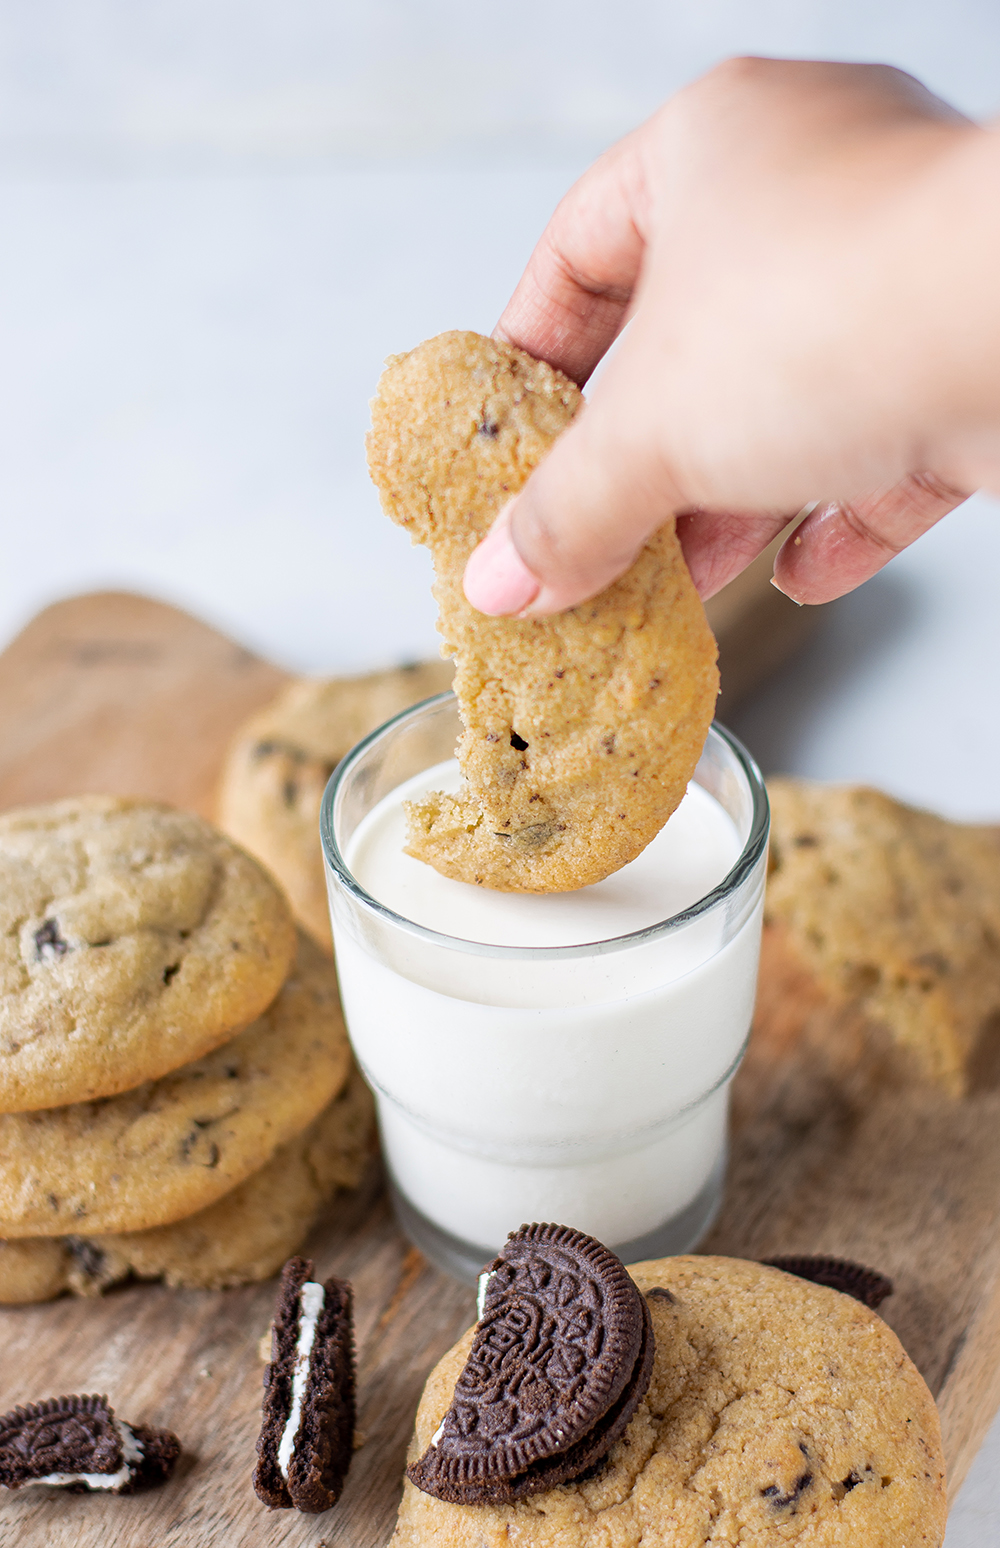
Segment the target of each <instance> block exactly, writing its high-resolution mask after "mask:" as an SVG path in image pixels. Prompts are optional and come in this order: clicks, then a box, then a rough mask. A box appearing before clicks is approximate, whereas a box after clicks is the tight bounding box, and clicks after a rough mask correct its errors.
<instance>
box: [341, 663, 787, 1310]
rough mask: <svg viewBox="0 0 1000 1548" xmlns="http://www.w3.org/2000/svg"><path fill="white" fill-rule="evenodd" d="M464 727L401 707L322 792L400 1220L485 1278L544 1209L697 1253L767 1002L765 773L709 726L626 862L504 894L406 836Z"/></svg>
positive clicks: (646, 1252) (431, 706) (562, 1218)
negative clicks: (756, 1025) (760, 983)
mask: <svg viewBox="0 0 1000 1548" xmlns="http://www.w3.org/2000/svg"><path fill="white" fill-rule="evenodd" d="M460 730H461V725H460V721H459V718H458V711H457V706H456V701H455V698H454V695H453V694H450V693H449V694H441V695H439V696H438V697H437V698H434V699H429V700H427V702H426V703H424V704H420V705H417V707H416V708H414V709H411V710H406V711H404V713H403V714H401V715H397V716H396V718H395V719H394V720H390V721H389V722H388V724H387V725H385V726H383V727H382V728H381V729H380V730H378V731H376V732H374V733H373V734H372V735H371V736H369V737H368V738H367V739H366V740H365V741H363V742H361V743H360V745H359V746H357V747H356V748H355V749H354V751H353V752H352V753H350V754H349V755H348V756H347V758H345V759H344V761H343V763H341V765H340V767H339V768H338V769H337V771H336V773H335V774H334V776H333V778H332V779H331V781H330V783H329V786H328V787H327V791H326V795H325V797H324V801H323V812H322V818H321V832H322V839H323V850H324V856H325V861H326V871H327V879H328V884H329V893H330V910H331V914H332V918H333V933H334V941H335V945H336V951H337V967H338V970H339V974H340V986H341V991H342V994H343V999H344V1010H345V1013H346V1017H347V1024H348V1028H349V1030H350V1034H351V1041H352V1043H353V1045H354V1050H355V1053H356V1055H357V1058H358V1061H359V1063H360V1065H361V1068H362V1070H363V1072H364V1074H365V1078H366V1079H367V1081H368V1083H369V1084H370V1086H371V1087H372V1089H373V1091H374V1092H375V1096H376V1099H377V1103H378V1112H379V1124H380V1128H381V1133H382V1144H383V1149H384V1152H385V1158H386V1163H387V1166H388V1170H389V1179H390V1186H391V1188H392V1192H393V1199H394V1203H395V1207H396V1211H397V1214H398V1216H399V1219H400V1222H401V1224H402V1226H403V1228H404V1230H405V1231H406V1232H407V1234H408V1235H409V1236H410V1237H411V1238H412V1239H413V1241H414V1242H415V1243H416V1244H417V1246H418V1247H420V1249H421V1250H422V1251H423V1252H424V1253H425V1254H426V1255H427V1256H428V1257H429V1258H431V1259H432V1260H433V1261H434V1262H435V1263H437V1264H438V1265H439V1266H440V1267H442V1268H444V1269H446V1270H448V1271H449V1272H450V1273H452V1274H455V1275H457V1276H458V1277H460V1278H463V1279H467V1280H469V1281H472V1280H474V1279H475V1277H476V1275H477V1273H478V1271H479V1269H480V1268H481V1267H482V1265H483V1264H484V1263H485V1262H487V1261H488V1260H489V1259H490V1258H491V1257H493V1256H494V1255H495V1254H496V1252H497V1251H498V1250H499V1248H500V1246H501V1245H502V1243H503V1242H504V1241H505V1240H506V1237H507V1233H508V1232H509V1231H512V1230H516V1229H517V1227H518V1226H520V1225H522V1224H523V1223H524V1222H525V1221H532V1220H554V1221H558V1222H560V1223H561V1224H564V1225H571V1226H576V1227H577V1228H578V1229H580V1230H582V1231H586V1232H588V1233H590V1234H591V1235H593V1236H596V1237H598V1238H599V1239H600V1240H601V1241H604V1242H606V1243H607V1244H608V1245H609V1246H611V1247H613V1248H614V1249H615V1251H616V1252H617V1253H619V1255H620V1256H621V1257H622V1258H623V1259H624V1260H625V1261H626V1262H629V1261H635V1260H637V1259H642V1258H651V1257H661V1256H664V1255H666V1254H670V1253H675V1252H685V1251H687V1250H689V1249H690V1248H691V1247H692V1246H693V1245H694V1244H695V1243H696V1242H697V1241H698V1239H699V1237H701V1236H702V1235H703V1234H704V1232H705V1231H706V1229H707V1228H708V1226H709V1224H710V1223H711V1221H712V1219H713V1217H714V1215H715V1212H716V1210H717V1208H718V1205H719V1201H720V1198H721V1192H722V1182H723V1174H724V1169H725V1158H726V1119H727V1108H728V1092H729V1083H730V1081H731V1080H732V1077H733V1075H734V1073H735V1071H736V1068H737V1066H738V1065H739V1062H740V1059H741V1057H742V1055H743V1050H744V1048H745V1046H746V1041H747V1037H748V1034H749V1030H750V1020H751V1016H752V1012H753V1003H754V991H755V987H756V980H757V962H758V957H759V954H760V930H761V912H762V904H763V895H764V873H765V867H766V858H767V834H768V806H767V795H766V792H765V790H764V785H763V781H762V780H761V776H760V773H759V771H758V769H757V767H756V765H755V764H754V762H753V760H752V759H751V758H750V756H749V754H748V753H747V752H746V751H745V750H744V748H743V747H741V746H740V744H739V742H737V741H736V739H735V737H733V736H731V735H730V734H729V732H728V731H725V730H723V729H722V727H720V726H716V727H713V729H712V731H711V732H710V734H709V738H708V741H707V743H706V745H705V750H704V753H703V754H702V757H701V761H700V762H699V764H698V767H697V769H696V770H695V774H694V778H693V780H692V781H691V784H690V786H689V788H688V793H687V795H686V796H685V798H684V800H683V801H682V803H681V805H680V806H679V807H678V809H677V811H676V812H675V813H674V815H673V816H672V817H671V819H670V821H669V822H668V823H667V825H666V827H665V828H664V829H663V830H662V831H661V832H660V833H659V834H658V835H657V837H656V838H655V839H654V840H653V842H652V843H651V844H650V845H649V846H648V847H647V849H645V850H644V851H643V853H642V854H641V855H640V856H639V857H638V858H637V859H636V860H634V861H632V863H631V864H630V865H627V866H625V867H624V868H623V869H622V870H620V871H618V872H616V873H615V874H614V875H613V876H609V877H608V878H607V879H606V880H605V881H602V882H598V883H596V884H595V885H593V886H590V887H583V888H581V889H580V890H579V891H577V892H569V893H548V894H526V893H509V892H495V891H493V890H492V889H489V888H485V887H475V886H470V885H469V884H467V883H465V882H458V881H451V880H450V879H449V878H447V877H444V876H440V875H439V874H438V872H437V871H435V870H434V869H433V868H432V867H431V866H428V865H426V864H425V863H424V862H422V861H420V860H414V859H412V858H411V857H410V856H408V855H405V854H404V853H403V845H404V843H405V819H404V815H403V810H402V802H403V801H405V800H408V799H412V798H413V797H415V796H419V795H421V794H422V793H423V792H424V791H427V790H449V789H451V790H454V789H457V788H458V783H459V772H458V765H457V763H455V761H454V757H453V754H454V748H455V742H456V739H457V737H458V734H459V732H460Z"/></svg>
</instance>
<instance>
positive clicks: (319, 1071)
mask: <svg viewBox="0 0 1000 1548" xmlns="http://www.w3.org/2000/svg"><path fill="white" fill-rule="evenodd" d="M349 1068H350V1051H349V1048H348V1042H347V1035H346V1032H345V1029H344V1022H343V1015H342V1013H341V1009H340V997H339V994H338V991H337V976H336V971H335V969H334V966H333V963H332V962H331V961H330V959H329V957H327V956H326V955H325V954H324V953H323V952H322V951H321V950H320V948H319V947H318V946H316V945H315V944H314V943H313V942H312V941H310V940H309V939H308V938H307V937H306V936H300V938H299V952H298V957H297V960H296V963H295V965H294V967H293V969H292V972H291V974H290V975H289V977H288V979H287V980H286V982H285V983H284V985H283V986H282V988H281V991H280V993H279V994H278V996H277V998H276V999H275V1000H274V1002H273V1003H272V1004H271V1005H270V1006H268V1008H267V1010H266V1011H265V1012H264V1013H263V1015H261V1016H259V1017H258V1018H257V1020H256V1021H254V1022H252V1023H251V1025H250V1026H249V1027H247V1028H246V1029H245V1030H244V1031H243V1032H241V1033H240V1034H239V1035H238V1036H237V1037H235V1038H233V1039H232V1040H231V1041H230V1042H228V1043H226V1044H224V1045H223V1046H222V1047H221V1048H216V1049H214V1050H213V1052H212V1053H209V1054H206V1055H205V1056H204V1057H203V1058H201V1059H196V1060H194V1061H192V1062H191V1063H189V1064H185V1065H182V1066H181V1068H180V1069H178V1070H174V1071H173V1072H172V1073H171V1074H169V1075H163V1076H161V1077H160V1079H159V1080H156V1081H148V1082H146V1083H145V1084H144V1085H142V1086H138V1087H136V1089H135V1090H133V1091H127V1092H122V1093H121V1094H120V1095H119V1096H115V1097H107V1098H105V1099H104V1100H102V1101H98V1102H78V1103H75V1104H74V1105H72V1106H69V1107H56V1108H47V1109H44V1110H43V1111H39V1112H29V1113H5V1114H3V1115H0V1238H4V1239H8V1238H10V1237H19V1236H66V1235H69V1234H74V1235H80V1234H82V1235H88V1236H89V1235H91V1234H92V1233H94V1232H108V1231H140V1230H145V1229H147V1228H149V1227H151V1226H159V1225H166V1224H167V1223H169V1222H170V1221H173V1220H179V1219H181V1218H183V1217H184V1216H185V1215H191V1214H193V1213H194V1212H195V1211H196V1210H200V1209H205V1208H206V1207H207V1206H208V1205H209V1204H211V1203H213V1202H214V1201H215V1200H216V1199H218V1198H220V1197H221V1196H222V1195H223V1194H224V1193H228V1192H229V1190H230V1189H231V1188H234V1187H236V1185H237V1183H240V1182H242V1181H243V1179H244V1178H245V1177H248V1176H249V1175H250V1174H251V1173H252V1172H255V1171H257V1170H258V1169H259V1168H260V1167H262V1166H263V1165H264V1163H265V1162H266V1161H267V1160H268V1158H269V1157H270V1156H271V1155H273V1154H274V1152H275V1150H277V1148H278V1146H279V1145H283V1144H285V1143H286V1142H287V1141H288V1140H290V1139H291V1138H292V1137H293V1135H295V1134H298V1133H299V1132H300V1131H301V1130H302V1129H304V1128H305V1127H306V1125H307V1124H309V1123H310V1122H311V1121H312V1119H313V1118H315V1117H316V1116H317V1114H318V1113H319V1112H320V1111H322V1109H323V1108H324V1107H325V1106H326V1105H327V1103H328V1102H329V1101H331V1100H332V1098H333V1097H334V1096H336V1094H337V1092H338V1091H340V1090H341V1088H342V1087H343V1085H344V1082H345V1080H346V1079H347V1074H348V1070H349Z"/></svg>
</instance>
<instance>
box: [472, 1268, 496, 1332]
mask: <svg viewBox="0 0 1000 1548" xmlns="http://www.w3.org/2000/svg"><path fill="white" fill-rule="evenodd" d="M495 1273H496V1269H494V1270H493V1274H495ZM493 1274H480V1276H479V1289H478V1290H477V1291H476V1321H477V1322H482V1320H483V1308H484V1307H485V1305H486V1286H487V1285H488V1284H489V1282H490V1280H491V1279H492V1278H493Z"/></svg>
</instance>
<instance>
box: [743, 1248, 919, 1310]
mask: <svg viewBox="0 0 1000 1548" xmlns="http://www.w3.org/2000/svg"><path fill="white" fill-rule="evenodd" d="M761 1262H762V1263H766V1264H768V1266H769V1267H770V1268H776V1269H781V1270H782V1272H783V1273H785V1274H794V1275H795V1276H796V1278H798V1279H808V1280H809V1281H810V1282H811V1283H812V1284H814V1285H829V1286H830V1289H831V1290H839V1291H840V1292H841V1294H842V1295H852V1296H853V1297H854V1299H855V1300H856V1301H860V1302H861V1304H862V1306H867V1307H868V1309H869V1310H870V1311H878V1309H879V1307H880V1306H881V1305H882V1302H883V1301H885V1300H887V1299H888V1298H889V1296H890V1295H891V1294H892V1290H893V1285H892V1280H891V1279H889V1278H888V1277H887V1276H886V1275H885V1274H880V1273H879V1271H878V1269H872V1268H866V1267H865V1265H864V1264H863V1263H854V1262H853V1261H852V1260H851V1259H850V1258H831V1257H827V1256H819V1255H814V1254H806V1253H801V1254H798V1255H796V1254H792V1255H791V1256H786V1257H777V1258H762V1259H761Z"/></svg>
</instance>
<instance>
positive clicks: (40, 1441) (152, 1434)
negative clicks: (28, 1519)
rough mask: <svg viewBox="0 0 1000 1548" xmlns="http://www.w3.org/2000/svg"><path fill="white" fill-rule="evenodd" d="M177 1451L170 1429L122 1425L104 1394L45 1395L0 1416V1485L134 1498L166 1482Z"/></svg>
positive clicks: (175, 1460) (3, 1486)
mask: <svg viewBox="0 0 1000 1548" xmlns="http://www.w3.org/2000/svg"><path fill="white" fill-rule="evenodd" d="M180 1453H181V1446H180V1441H179V1440H178V1439H177V1436H176V1435H174V1434H173V1432H172V1431H171V1430H162V1429H158V1428H154V1427H153V1426H152V1425H147V1424H126V1423H125V1421H124V1420H123V1419H118V1418H116V1416H115V1411H114V1409H113V1408H112V1407H111V1405H110V1404H109V1402H108V1400H107V1398H106V1397H98V1396H97V1395H96V1394H90V1395H88V1396H85V1397H78V1396H76V1395H74V1396H72V1397H57V1398H46V1400H45V1401H44V1402H42V1403H28V1404H25V1405H24V1406H23V1407H22V1406H19V1407H17V1408H13V1409H11V1411H10V1413H9V1414H2V1415H0V1487H2V1488H4V1489H23V1488H24V1487H25V1486H26V1485H27V1484H44V1485H46V1486H47V1487H48V1488H50V1489H65V1490H67V1491H68V1492H69V1493H71V1494H83V1493H102V1494H138V1493H139V1492H140V1491H141V1490H143V1489H151V1488H154V1487H155V1486H156V1485H157V1484H162V1483H166V1481H167V1479H168V1478H169V1477H170V1475H171V1474H172V1472H173V1470H174V1468H175V1466H176V1464H177V1458H178V1457H179V1456H180Z"/></svg>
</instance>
